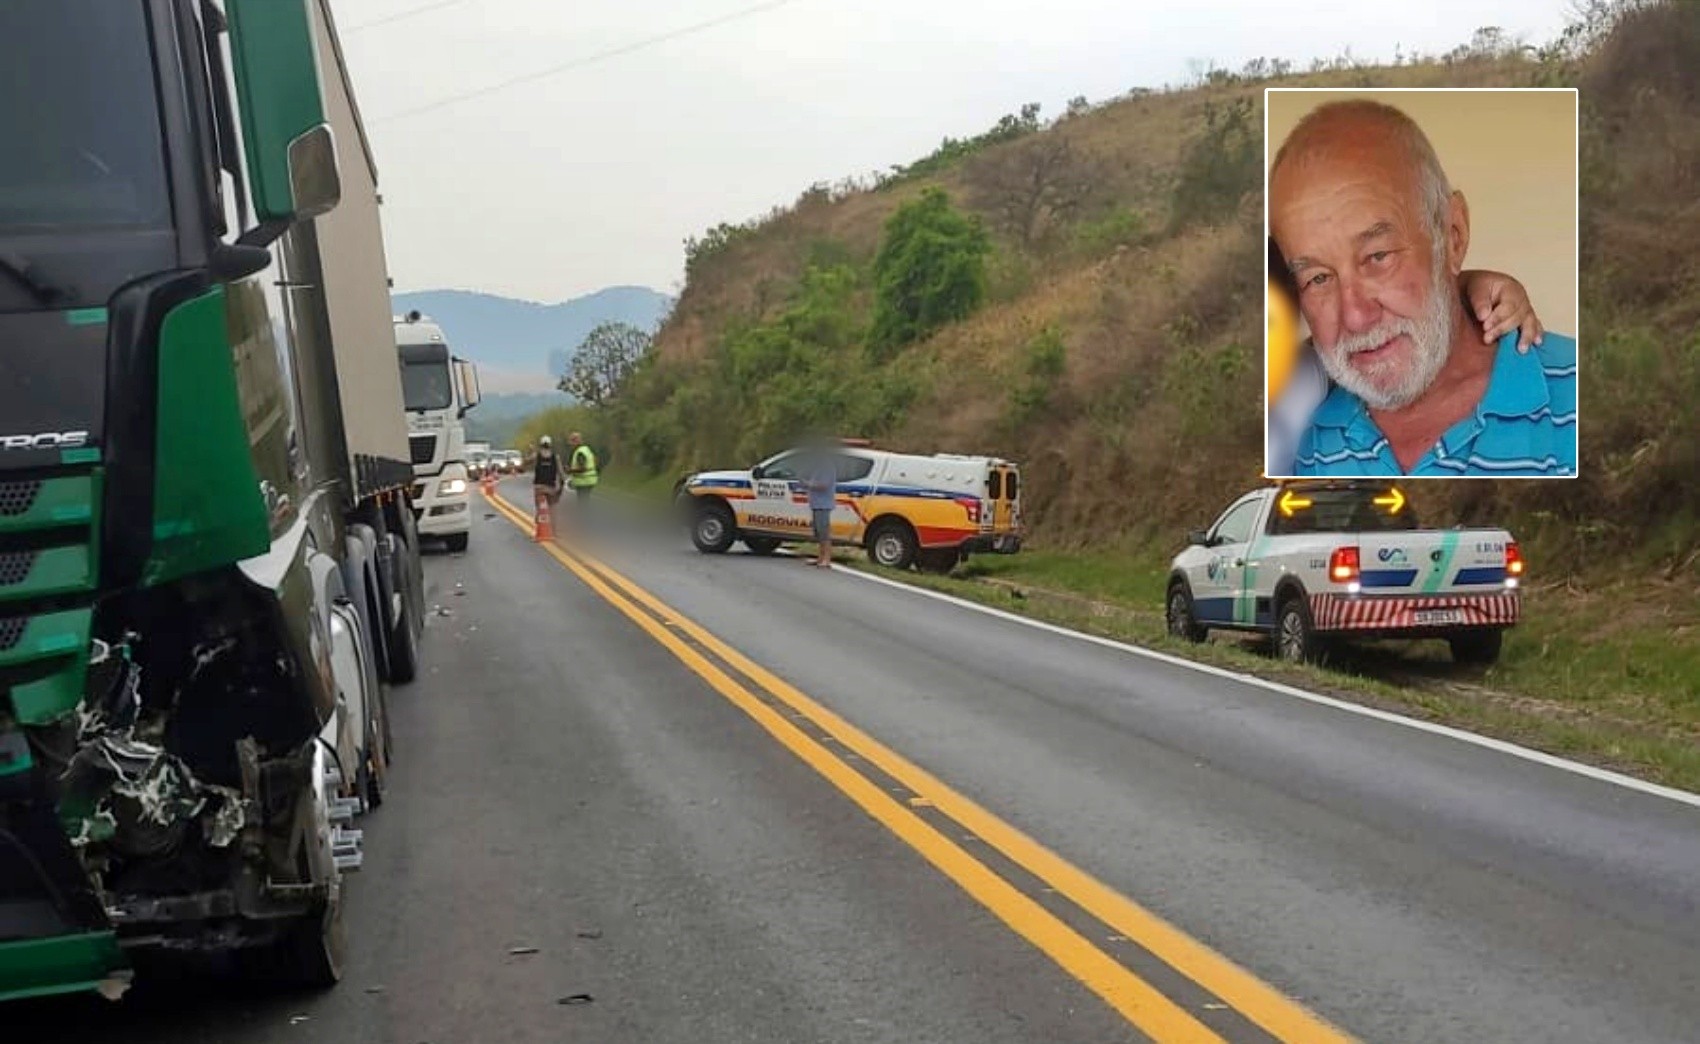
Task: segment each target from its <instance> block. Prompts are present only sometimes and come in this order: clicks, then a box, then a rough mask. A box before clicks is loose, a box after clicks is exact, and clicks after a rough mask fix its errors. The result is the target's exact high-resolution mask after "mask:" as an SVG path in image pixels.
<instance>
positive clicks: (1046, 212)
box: [967, 134, 1103, 249]
mask: <svg viewBox="0 0 1700 1044" xmlns="http://www.w3.org/2000/svg"><path fill="white" fill-rule="evenodd" d="M967 176H968V186H969V193H970V195H969V202H970V205H972V206H973V208H974V209H975V210H979V211H983V212H985V213H988V214H991V215H992V220H993V222H994V224H995V225H996V227H997V228H998V230H999V231H1001V232H1003V233H1005V234H1006V235H1008V236H1009V237H1010V238H1011V239H1014V240H1015V241H1016V242H1017V243H1019V244H1021V246H1022V248H1023V249H1031V248H1032V247H1033V246H1034V244H1035V243H1037V242H1038V241H1039V240H1041V239H1043V238H1044V235H1045V233H1046V232H1048V231H1049V230H1050V229H1052V228H1054V227H1055V226H1056V225H1057V224H1060V223H1062V222H1065V221H1068V220H1069V219H1070V218H1072V217H1074V216H1075V215H1076V214H1078V213H1079V212H1080V210H1081V209H1083V208H1084V207H1086V206H1087V205H1088V204H1089V203H1091V201H1092V200H1093V198H1094V197H1095V196H1096V195H1097V194H1098V189H1099V186H1100V185H1101V184H1103V178H1102V172H1101V171H1100V170H1099V164H1098V162H1097V159H1096V157H1094V156H1092V155H1091V154H1090V153H1087V152H1084V151H1082V150H1079V149H1076V148H1075V147H1074V145H1073V144H1072V143H1071V142H1069V140H1068V139H1067V138H1061V137H1058V136H1056V135H1055V134H1046V135H1039V136H1035V137H1033V138H1031V139H1029V140H1027V141H1024V142H1022V143H1020V144H1019V145H1015V146H1012V147H1010V148H1008V149H1005V150H1004V151H1002V152H999V153H994V154H993V155H990V156H987V157H986V158H985V159H984V160H983V161H981V162H980V163H979V164H977V165H976V166H975V167H974V168H973V169H971V170H970V171H968V172H967Z"/></svg>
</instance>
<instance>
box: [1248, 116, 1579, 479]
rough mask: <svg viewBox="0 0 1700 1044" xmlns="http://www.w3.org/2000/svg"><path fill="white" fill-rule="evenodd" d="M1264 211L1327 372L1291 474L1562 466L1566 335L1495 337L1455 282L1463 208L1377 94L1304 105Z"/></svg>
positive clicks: (1571, 406) (1569, 469) (1569, 416)
mask: <svg viewBox="0 0 1700 1044" xmlns="http://www.w3.org/2000/svg"><path fill="white" fill-rule="evenodd" d="M1269 225H1270V234H1271V235H1272V236H1273V237H1274V239H1275V242H1276V244H1277V245H1278V246H1279V247H1280V249H1281V253H1282V254H1283V255H1284V256H1285V257H1286V258H1287V261H1288V266H1289V267H1290V269H1291V270H1292V273H1293V277H1294V280H1295V281H1296V283H1297V284H1298V287H1299V302H1300V310H1301V311H1302V313H1303V314H1304V318H1305V321H1306V323H1307V324H1308V325H1309V327H1310V331H1311V336H1312V339H1313V342H1314V344H1315V346H1316V349H1317V353H1318V356H1319V358H1320V359H1321V360H1322V364H1323V367H1324V369H1326V370H1327V371H1328V375H1329V376H1330V377H1332V378H1333V380H1334V383H1335V387H1334V389H1333V391H1332V392H1330V394H1329V395H1328V398H1327V399H1326V400H1324V401H1323V403H1322V405H1321V406H1320V407H1318V408H1317V410H1316V412H1315V413H1314V414H1313V415H1312V417H1311V422H1310V427H1309V429H1308V430H1307V431H1306V432H1305V434H1304V436H1303V437H1302V438H1301V439H1300V443H1299V448H1298V455H1297V462H1296V464H1295V466H1294V472H1293V473H1294V474H1296V475H1301V476H1341V477H1345V476H1365V477H1381V476H1388V475H1413V476H1417V475H1420V476H1434V477H1457V476H1461V475H1470V476H1547V477H1558V476H1571V475H1575V474H1576V342H1575V341H1574V340H1573V339H1572V338H1570V337H1565V336H1563V335H1560V334H1555V333H1552V332H1550V331H1549V332H1547V333H1546V334H1545V336H1544V337H1543V338H1542V341H1541V343H1540V345H1539V347H1538V348H1537V349H1536V350H1535V351H1533V352H1530V353H1529V354H1526V355H1525V354H1520V353H1519V352H1518V351H1517V333H1516V331H1512V332H1511V333H1509V334H1506V335H1505V336H1504V337H1501V338H1500V339H1499V340H1498V342H1497V343H1489V342H1488V341H1487V340H1486V339H1485V338H1484V336H1483V332H1482V326H1481V324H1480V322H1479V321H1478V320H1477V319H1476V318H1475V317H1474V316H1472V315H1471V313H1470V309H1468V308H1466V307H1465V306H1464V302H1463V300H1462V298H1461V297H1460V295H1459V293H1458V289H1457V287H1458V273H1459V272H1460V271H1461V270H1462V269H1463V265H1464V255H1465V254H1466V252H1467V251H1468V249H1469V245H1470V214H1469V208H1468V206H1467V205H1466V203H1465V201H1464V197H1463V195H1462V194H1461V193H1457V192H1454V191H1452V189H1451V187H1450V186H1449V184H1448V182H1447V180H1446V173H1445V171H1443V170H1442V169H1441V166H1440V160H1439V158H1438V157H1437V156H1436V155H1435V152H1434V148H1433V146H1432V145H1431V144H1430V143H1429V141H1428V138H1427V137H1426V136H1425V135H1424V134H1423V132H1422V130H1421V128H1419V127H1418V126H1417V125H1416V123H1415V122H1414V121H1413V120H1411V118H1410V117H1408V116H1406V115H1405V114H1404V113H1403V112H1401V111H1399V110H1398V109H1396V108H1393V107H1392V106H1388V105H1383V104H1381V103H1379V102H1371V101H1343V102H1334V103H1330V104H1326V105H1322V106H1319V107H1318V108H1317V109H1316V110H1314V111H1313V112H1312V113H1310V114H1309V115H1308V116H1306V117H1305V118H1304V120H1302V121H1301V122H1300V123H1299V124H1298V126H1297V127H1295V128H1294V129H1293V131H1292V133H1291V134H1290V135H1288V137H1287V140H1286V142H1285V143H1284V144H1283V145H1282V146H1281V151H1280V152H1279V153H1277V154H1276V157H1275V163H1274V166H1273V168H1272V169H1271V171H1270V176H1269Z"/></svg>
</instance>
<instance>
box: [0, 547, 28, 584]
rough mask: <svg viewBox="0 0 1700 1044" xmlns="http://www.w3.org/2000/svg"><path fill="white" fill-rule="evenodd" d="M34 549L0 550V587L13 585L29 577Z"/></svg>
mask: <svg viewBox="0 0 1700 1044" xmlns="http://www.w3.org/2000/svg"><path fill="white" fill-rule="evenodd" d="M34 565H35V552H34V551H0V587H15V586H16V585H18V584H21V583H23V582H24V581H25V580H28V579H29V575H30V569H31V567H33V566H34Z"/></svg>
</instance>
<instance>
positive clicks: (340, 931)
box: [237, 755, 348, 990]
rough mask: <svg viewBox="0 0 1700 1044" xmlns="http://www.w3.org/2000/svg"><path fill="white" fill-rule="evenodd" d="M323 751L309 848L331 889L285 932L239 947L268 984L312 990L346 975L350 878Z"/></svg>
mask: <svg viewBox="0 0 1700 1044" xmlns="http://www.w3.org/2000/svg"><path fill="white" fill-rule="evenodd" d="M322 757H323V756H322V755H319V756H318V757H316V758H315V767H314V771H315V773H316V774H317V775H318V777H319V778H318V779H317V780H316V781H315V782H314V784H313V787H312V790H311V796H310V797H309V798H308V800H310V801H311V802H312V803H313V811H312V817H313V822H312V824H311V825H310V828H309V829H310V830H311V834H310V835H309V836H310V837H311V839H312V840H310V841H309V844H314V843H316V844H317V845H318V849H317V851H309V852H307V853H306V854H305V860H306V862H307V863H308V864H310V865H316V866H317V867H318V868H319V872H320V873H322V874H324V875H325V883H326V884H327V885H328V891H329V895H328V896H327V897H326V898H325V900H324V901H323V902H321V903H319V904H318V905H316V906H315V907H314V908H313V909H311V910H309V911H308V912H307V913H305V914H303V915H301V916H300V917H298V918H296V919H295V920H293V921H292V922H291V923H289V924H287V925H285V926H284V928H283V930H282V934H280V935H278V936H277V937H276V938H274V939H273V940H271V941H270V942H268V943H266V944H265V945H262V946H259V947H256V948H252V949H243V950H239V951H237V953H238V960H239V962H240V965H239V966H240V967H241V968H242V969H243V971H244V972H245V973H246V975H247V977H249V978H250V979H252V980H254V981H256V982H262V983H265V984H267V985H268V986H274V987H275V986H283V987H285V988H291V987H293V988H299V989H311V990H323V989H329V988H330V987H332V986H335V985H336V984H337V983H338V982H340V981H341V980H342V971H343V964H344V962H345V960H346V959H347V956H348V930H347V927H346V926H345V925H344V923H343V917H342V909H343V902H342V899H343V886H344V884H345V883H346V878H345V877H344V875H343V872H342V871H341V870H340V869H338V868H337V866H336V860H335V855H334V853H333V851H332V848H331V819H330V806H329V800H330V797H331V793H330V783H329V781H328V780H327V779H326V778H325V770H324V765H323V760H322Z"/></svg>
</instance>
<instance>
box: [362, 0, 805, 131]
mask: <svg viewBox="0 0 1700 1044" xmlns="http://www.w3.org/2000/svg"><path fill="white" fill-rule="evenodd" d="M797 2H798V0H767V3H762V4H755V5H754V6H751V7H745V8H741V9H739V10H737V11H732V12H730V13H728V14H723V15H721V16H719V17H718V18H710V19H709V20H708V21H706V22H697V23H696V24H694V25H687V26H681V27H680V28H678V29H673V30H670V31H668V32H665V33H658V34H656V35H655V36H646V37H644V38H643V39H641V40H634V41H633V42H631V43H629V44H622V45H621V46H619V47H613V48H609V49H608V50H606V51H597V52H595V53H594V54H587V55H583V56H582V57H579V58H574V59H572V60H571V61H567V62H562V63H561V64H560V65H555V66H551V67H549V68H547V69H540V70H538V71H537V72H533V73H526V74H525V75H524V76H516V77H514V78H513V79H511V80H503V81H501V82H500V83H493V84H491V85H490V86H488V87H480V88H477V89H476V90H471V91H467V92H465V93H463V94H454V95H450V96H449V97H447V98H441V99H438V100H437V101H434V102H431V103H429V104H427V105H421V106H419V107H418V108H413V109H405V110H403V111H401V112H397V113H392V114H391V115H388V116H380V117H378V118H377V119H375V120H373V121H372V122H373V123H389V122H390V121H391V120H404V119H407V118H408V117H410V116H418V115H420V114H421V113H426V112H433V111H435V110H437V109H441V108H443V107H445V106H448V105H455V104H457V103H459V102H463V101H468V100H470V99H472V98H481V97H483V96H484V95H486V94H494V93H495V92H497V91H502V90H506V89H507V88H509V87H514V86H518V85H519V84H522V83H531V82H533V81H535V80H542V79H546V78H548V77H550V76H555V75H558V74H560V73H564V72H568V71H570V70H573V69H582V68H584V67H585V66H587V65H594V64H596V63H597V62H603V61H607V60H608V59H610V58H617V57H619V56H621V55H625V54H630V53H632V52H633V51H638V50H642V49H643V48H645V47H652V46H654V45H655V44H658V43H666V42H667V41H669V40H677V39H679V38H680V37H682V36H689V35H691V34H692V33H700V32H702V31H703V30H705V29H713V28H715V27H716V26H722V25H725V24H726V23H728V22H735V21H737V20H738V19H740V18H749V17H750V16H752V15H758V14H763V13H765V12H767V11H773V10H777V9H778V8H781V7H787V6H789V5H791V4H794V3H797Z"/></svg>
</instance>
